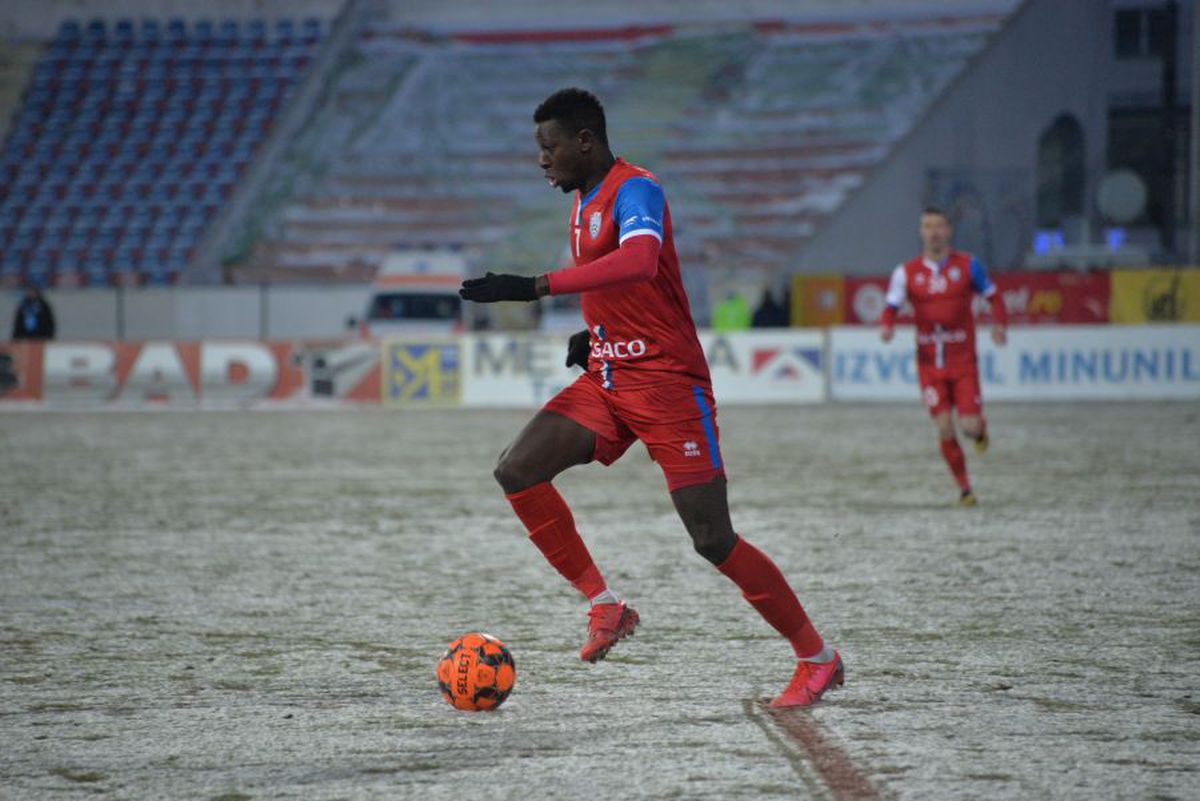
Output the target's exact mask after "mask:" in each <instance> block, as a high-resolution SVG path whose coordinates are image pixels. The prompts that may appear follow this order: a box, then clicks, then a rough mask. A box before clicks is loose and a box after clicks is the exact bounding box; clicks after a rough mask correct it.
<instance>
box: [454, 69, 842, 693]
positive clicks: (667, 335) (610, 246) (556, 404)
mask: <svg viewBox="0 0 1200 801" xmlns="http://www.w3.org/2000/svg"><path fill="white" fill-rule="evenodd" d="M533 121H534V123H535V124H536V126H537V128H536V138H537V144H538V148H539V150H540V156H539V159H538V162H539V164H540V166H541V168H542V171H543V174H544V175H545V178H546V181H547V182H548V183H549V184H550V186H552V187H558V188H559V189H561V190H562V191H563V192H564V193H565V192H574V193H575V202H574V204H573V206H572V210H571V221H570V227H569V237H570V247H571V254H572V256H573V257H574V266H572V267H567V268H564V269H562V270H558V271H555V272H551V273H548V274H543V275H539V276H537V277H536V278H535V277H529V276H518V275H493V274H490V273H489V274H488V275H487V276H485V277H484V278H477V279H473V280H470V281H466V282H464V283H463V288H462V290H461V295H462V296H463V297H464V298H466V299H467V300H473V301H477V302H481V303H491V302H495V301H503V300H526V301H529V300H535V299H537V298H538V297H542V296H544V295H558V294H568V293H580V294H581V303H582V308H583V316H584V320H585V321H586V322H587V324H588V330H587V331H581V332H580V333H578V334H576V335H574V336H573V337H571V342H570V345H569V348H568V353H567V364H568V366H570V365H571V364H578V365H579V366H581V367H583V368H584V374H583V375H581V376H580V377H579V378H578V379H577V380H576V381H575V383H574V384H572V385H571V386H569V387H567V388H566V389H564V390H563V391H562V392H561V393H559V394H558V395H557V396H555V397H554V398H552V399H551V400H550V401H549V402H548V403H547V404H546V405H545V406H544V407H543V408H542V410H541V411H539V412H538V413H537V414H536V415H535V416H534V417H533V419H532V420H531V421H530V422H529V424H528V425H526V426H525V428H524V430H522V431H521V433H520V434H518V435H517V438H516V440H515V441H514V442H513V443H512V444H511V445H510V446H509V447H508V448H507V449H506V450H505V451H504V453H503V454H501V456H500V462H499V464H498V465H497V466H496V470H495V475H496V480H497V481H498V482H499V483H500V486H501V487H503V489H504V492H505V494H506V497H507V498H508V500H509V502H510V503H511V504H512V507H513V510H514V511H515V512H516V514H517V516H518V517H519V518H520V519H521V522H522V523H524V524H525V527H526V529H528V531H529V537H530V539H531V540H533V543H534V545H536V546H537V547H538V549H539V550H541V552H542V553H543V554H544V555H545V557H546V559H547V560H548V561H549V562H550V564H552V565H553V566H554V567H555V568H556V569H557V570H558V572H559V573H560V574H562V576H563V577H564V578H565V579H567V580H568V581H569V582H570V583H571V584H572V585H573V586H574V587H575V588H576V589H578V590H579V591H580V592H581V593H582V594H583V595H584V596H585V597H586V598H587V599H588V600H589V601H590V602H591V609H590V611H589V613H588V615H589V623H588V640H587V642H586V643H585V644H584V646H583V648H582V650H581V651H580V654H579V655H580V658H581V659H584V660H586V661H589V662H595V661H597V660H599V659H602V658H603V657H604V656H605V654H607V653H608V650H609V649H610V648H612V647H613V646H614V645H615V644H616V643H617V642H618V641H619V640H621V639H622V638H623V637H625V636H627V635H628V634H631V633H632V632H633V630H634V628H635V627H636V626H637V625H638V615H637V612H635V611H634V610H633V608H632V607H630V606H629V605H628V604H626V603H625V602H623V601H622V600H621V599H620V598H619V597H618V595H617V594H616V592H615V591H614V590H613V589H612V588H610V587H609V586H608V585H607V583H606V582H605V579H604V577H603V575H602V574H601V573H600V571H599V569H598V568H597V567H596V565H595V563H594V562H593V561H592V557H591V555H590V554H589V553H588V549H587V547H586V546H585V545H584V543H583V540H582V539H581V538H580V536H579V533H578V532H577V531H576V529H575V521H574V519H573V518H572V515H571V510H570V509H569V508H568V507H567V504H566V502H565V501H564V500H563V498H562V496H561V495H559V493H558V491H557V490H556V489H555V488H554V487H553V485H552V484H551V483H550V482H551V480H552V479H553V478H554V477H555V476H557V475H558V474H559V473H561V472H562V471H563V470H565V469H567V468H568V467H571V466H573V465H577V464H584V463H586V462H591V461H599V462H601V463H602V464H605V465H608V464H611V463H612V462H614V461H616V460H617V459H618V458H620V456H621V454H623V453H624V452H625V451H626V450H627V449H628V448H629V446H630V445H632V444H633V443H634V442H635V441H636V440H641V441H642V442H643V443H644V444H645V445H646V448H647V450H649V452H650V455H651V457H652V458H653V459H654V460H655V461H656V462H657V463H658V465H659V467H660V468H661V469H662V471H663V474H664V475H665V476H666V479H667V487H668V489H669V491H670V493H671V499H672V501H673V502H674V504H675V508H676V510H677V511H678V512H679V516H680V517H681V518H682V520H683V524H684V526H685V527H686V528H687V531H688V533H689V534H690V535H691V537H692V541H693V544H694V546H695V549H696V551H697V552H698V553H699V554H700V555H701V556H703V557H704V558H705V559H707V560H709V561H710V562H712V563H713V564H714V565H715V566H716V567H717V569H718V570H720V571H721V572H722V573H723V574H725V575H726V576H728V577H729V578H730V579H732V580H733V582H734V583H735V584H737V585H738V587H739V588H740V589H741V590H742V594H743V595H744V596H745V598H746V600H747V601H749V602H750V603H751V604H752V605H753V606H754V608H755V609H757V610H758V612H759V613H760V614H761V615H762V616H763V618H764V619H766V621H767V622H768V623H770V624H771V625H772V626H773V627H774V628H775V629H776V630H777V631H778V632H779V633H780V634H781V635H783V636H784V637H785V638H786V639H787V640H788V641H789V642H790V643H791V645H792V649H793V650H794V651H795V653H796V657H797V659H798V664H797V667H796V671H795V673H794V674H793V676H792V680H791V681H790V682H789V684H788V686H787V687H786V688H785V689H784V691H783V692H782V693H781V694H780V695H779V696H778V697H776V698H775V699H774V700H773V701H772V702H771V703H772V705H774V706H806V705H809V704H812V703H815V702H816V701H817V700H818V699H819V698H820V697H821V694H822V693H824V692H825V691H826V690H827V689H829V688H830V687H832V686H835V685H839V684H841V683H842V674H843V670H842V661H841V657H840V656H839V655H838V653H837V651H835V650H834V649H833V648H831V647H830V646H828V645H826V644H825V643H824V642H823V641H822V639H821V636H820V635H819V634H818V633H817V631H816V629H815V628H814V627H813V625H812V623H811V622H810V621H809V619H808V616H807V615H806V614H805V612H804V609H803V608H802V607H801V606H800V602H799V601H798V600H797V598H796V595H795V593H794V592H792V589H791V587H789V586H788V583H787V581H786V579H784V577H783V574H782V573H780V571H779V568H777V567H776V566H775V563H774V562H772V561H771V559H770V558H768V557H767V556H766V555H765V554H764V553H763V552H762V551H760V550H758V549H757V548H755V547H754V546H753V545H751V544H750V543H749V542H748V541H746V540H745V539H744V538H742V537H740V536H739V535H738V534H736V533H735V532H734V530H733V524H732V522H731V521H730V518H729V506H728V502H727V500H726V492H725V472H724V467H723V465H722V462H721V452H720V447H719V444H718V435H717V421H716V404H715V403H714V402H713V394H712V385H711V381H710V379H709V373H708V363H707V362H706V361H705V358H704V352H703V350H702V349H701V347H700V342H699V340H698V339H697V337H696V327H695V324H694V323H693V321H692V316H691V309H690V307H689V305H688V300H687V296H686V295H685V294H684V291H683V284H682V282H681V280H680V275H679V261H678V259H677V258H676V254H675V243H674V240H673V238H672V235H671V214H670V211H669V209H668V208H667V204H666V200H665V198H664V196H663V191H662V187H661V186H660V184H659V182H658V179H657V178H655V177H654V176H653V175H652V174H650V173H649V172H647V171H646V170H644V169H642V168H640V167H635V166H633V165H632V164H629V163H628V162H626V161H624V160H623V159H619V158H615V157H614V156H613V154H612V151H611V150H610V149H609V146H608V136H607V133H606V127H605V120H604V110H603V108H602V107H601V105H600V102H599V101H598V100H597V99H596V98H595V97H594V96H593V95H591V94H590V93H588V92H585V91H583V90H580V89H564V90H562V91H559V92H556V93H555V94H553V95H551V96H550V97H549V98H547V99H546V100H545V102H543V103H542V104H541V105H540V106H538V108H537V110H536V111H535V112H534V116H533Z"/></svg>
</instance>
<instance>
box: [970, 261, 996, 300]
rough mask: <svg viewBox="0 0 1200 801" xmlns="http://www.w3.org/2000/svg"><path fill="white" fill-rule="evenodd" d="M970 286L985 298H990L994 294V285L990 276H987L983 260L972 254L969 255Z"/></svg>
mask: <svg viewBox="0 0 1200 801" xmlns="http://www.w3.org/2000/svg"><path fill="white" fill-rule="evenodd" d="M971 288H972V289H974V290H975V291H976V292H978V293H979V294H980V295H983V296H984V297H985V298H990V297H991V296H992V295H994V294H996V285H995V284H994V283H992V279H991V277H990V276H988V274H987V270H986V269H985V268H984V266H983V262H981V261H980V260H979V259H977V258H975V257H974V256H972V257H971Z"/></svg>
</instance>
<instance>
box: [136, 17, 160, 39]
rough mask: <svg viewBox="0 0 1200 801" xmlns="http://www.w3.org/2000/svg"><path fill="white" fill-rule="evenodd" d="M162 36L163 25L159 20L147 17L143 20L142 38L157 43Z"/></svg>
mask: <svg viewBox="0 0 1200 801" xmlns="http://www.w3.org/2000/svg"><path fill="white" fill-rule="evenodd" d="M161 38H162V26H161V25H159V23H158V20H157V19H154V18H152V17H147V18H145V19H143V20H142V24H141V39H142V41H143V42H148V43H157V42H158V41H159V40H160V39H161Z"/></svg>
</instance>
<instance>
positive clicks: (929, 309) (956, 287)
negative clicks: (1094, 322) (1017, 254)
mask: <svg viewBox="0 0 1200 801" xmlns="http://www.w3.org/2000/svg"><path fill="white" fill-rule="evenodd" d="M952 233H953V229H952V228H951V226H950V219H949V218H948V217H947V216H946V213H945V212H944V211H942V210H941V209H938V208H934V207H932V206H931V207H928V208H926V209H925V210H924V211H923V212H922V213H921V245H922V250H921V255H920V256H918V257H917V258H915V259H912V260H911V261H906V262H904V263H903V264H900V265H898V266H897V267H896V269H895V270H894V271H893V272H892V279H891V282H890V283H889V284H888V292H887V306H886V308H884V310H883V321H882V328H881V330H880V337H881V338H882V339H883V341H884V342H891V340H892V336H893V334H894V333H895V323H896V313H897V311H899V309H900V307H901V306H903V305H904V301H906V300H907V301H908V302H909V303H911V304H912V307H913V313H914V314H915V316H916V323H917V379H918V382H919V383H920V385H921V398H922V399H923V400H924V401H925V406H926V407H928V409H929V414H930V415H931V416H932V417H933V424H934V426H935V427H936V428H937V433H938V442H939V444H940V445H941V449H942V457H943V458H944V459H945V460H946V464H947V466H949V468H950V472H951V473H952V474H953V475H954V480H955V481H956V482H957V483H958V489H959V493H960V494H959V498H958V503H959V505H960V506H974V505H975V494H974V493H973V492H972V491H971V481H970V479H968V478H967V457H966V456H964V455H963V451H962V448H961V447H959V444H958V438H957V437H956V436H955V431H954V423H953V421H952V420H951V418H950V411H951V409H953V410H955V411H956V412H958V426H959V428H961V429H962V432H963V434H965V435H966V436H967V437H969V438H970V439H972V440H974V441H975V450H976V451H978V452H979V453H983V452H984V451H986V450H987V446H988V431H987V421H986V420H985V419H984V417H983V399H982V397H981V395H980V391H979V369H978V367H977V366H976V357H975V317H974V315H973V314H972V312H971V301H972V300H973V298H974V296H975V294H976V293H978V294H980V295H983V296H984V297H985V298H988V299H989V300H990V301H991V306H992V340H993V341H994V342H995V343H996V344H997V345H1003V344H1004V343H1005V341H1006V338H1007V335H1006V333H1005V326H1006V316H1005V312H1004V302H1003V300H1002V298H1001V297H1000V293H999V292H997V291H996V285H995V284H993V283H992V280H991V279H990V278H988V274H987V271H986V270H985V269H984V267H983V264H982V263H981V262H980V261H979V259H977V258H975V257H974V256H972V255H971V254H970V253H964V252H962V251H959V250H953V249H951V247H950V236H951V234H952Z"/></svg>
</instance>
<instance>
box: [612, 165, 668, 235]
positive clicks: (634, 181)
mask: <svg viewBox="0 0 1200 801" xmlns="http://www.w3.org/2000/svg"><path fill="white" fill-rule="evenodd" d="M665 207H666V200H664V199H663V191H662V187H661V186H659V185H658V184H657V183H655V182H654V181H652V180H650V179H649V178H641V177H637V178H630V179H629V180H627V181H626V182H625V183H623V184H621V186H620V188H619V189H617V202H616V203H614V204H613V217H614V219H613V221H614V222H615V223H616V224H617V238H618V239H624V238H625V237H626V236H627V235H629V234H632V233H634V232H638V233H650V234H653V235H654V236H655V237H656V238H657V239H658V241H660V242H661V241H662V237H663V209H664V208H665Z"/></svg>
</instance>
